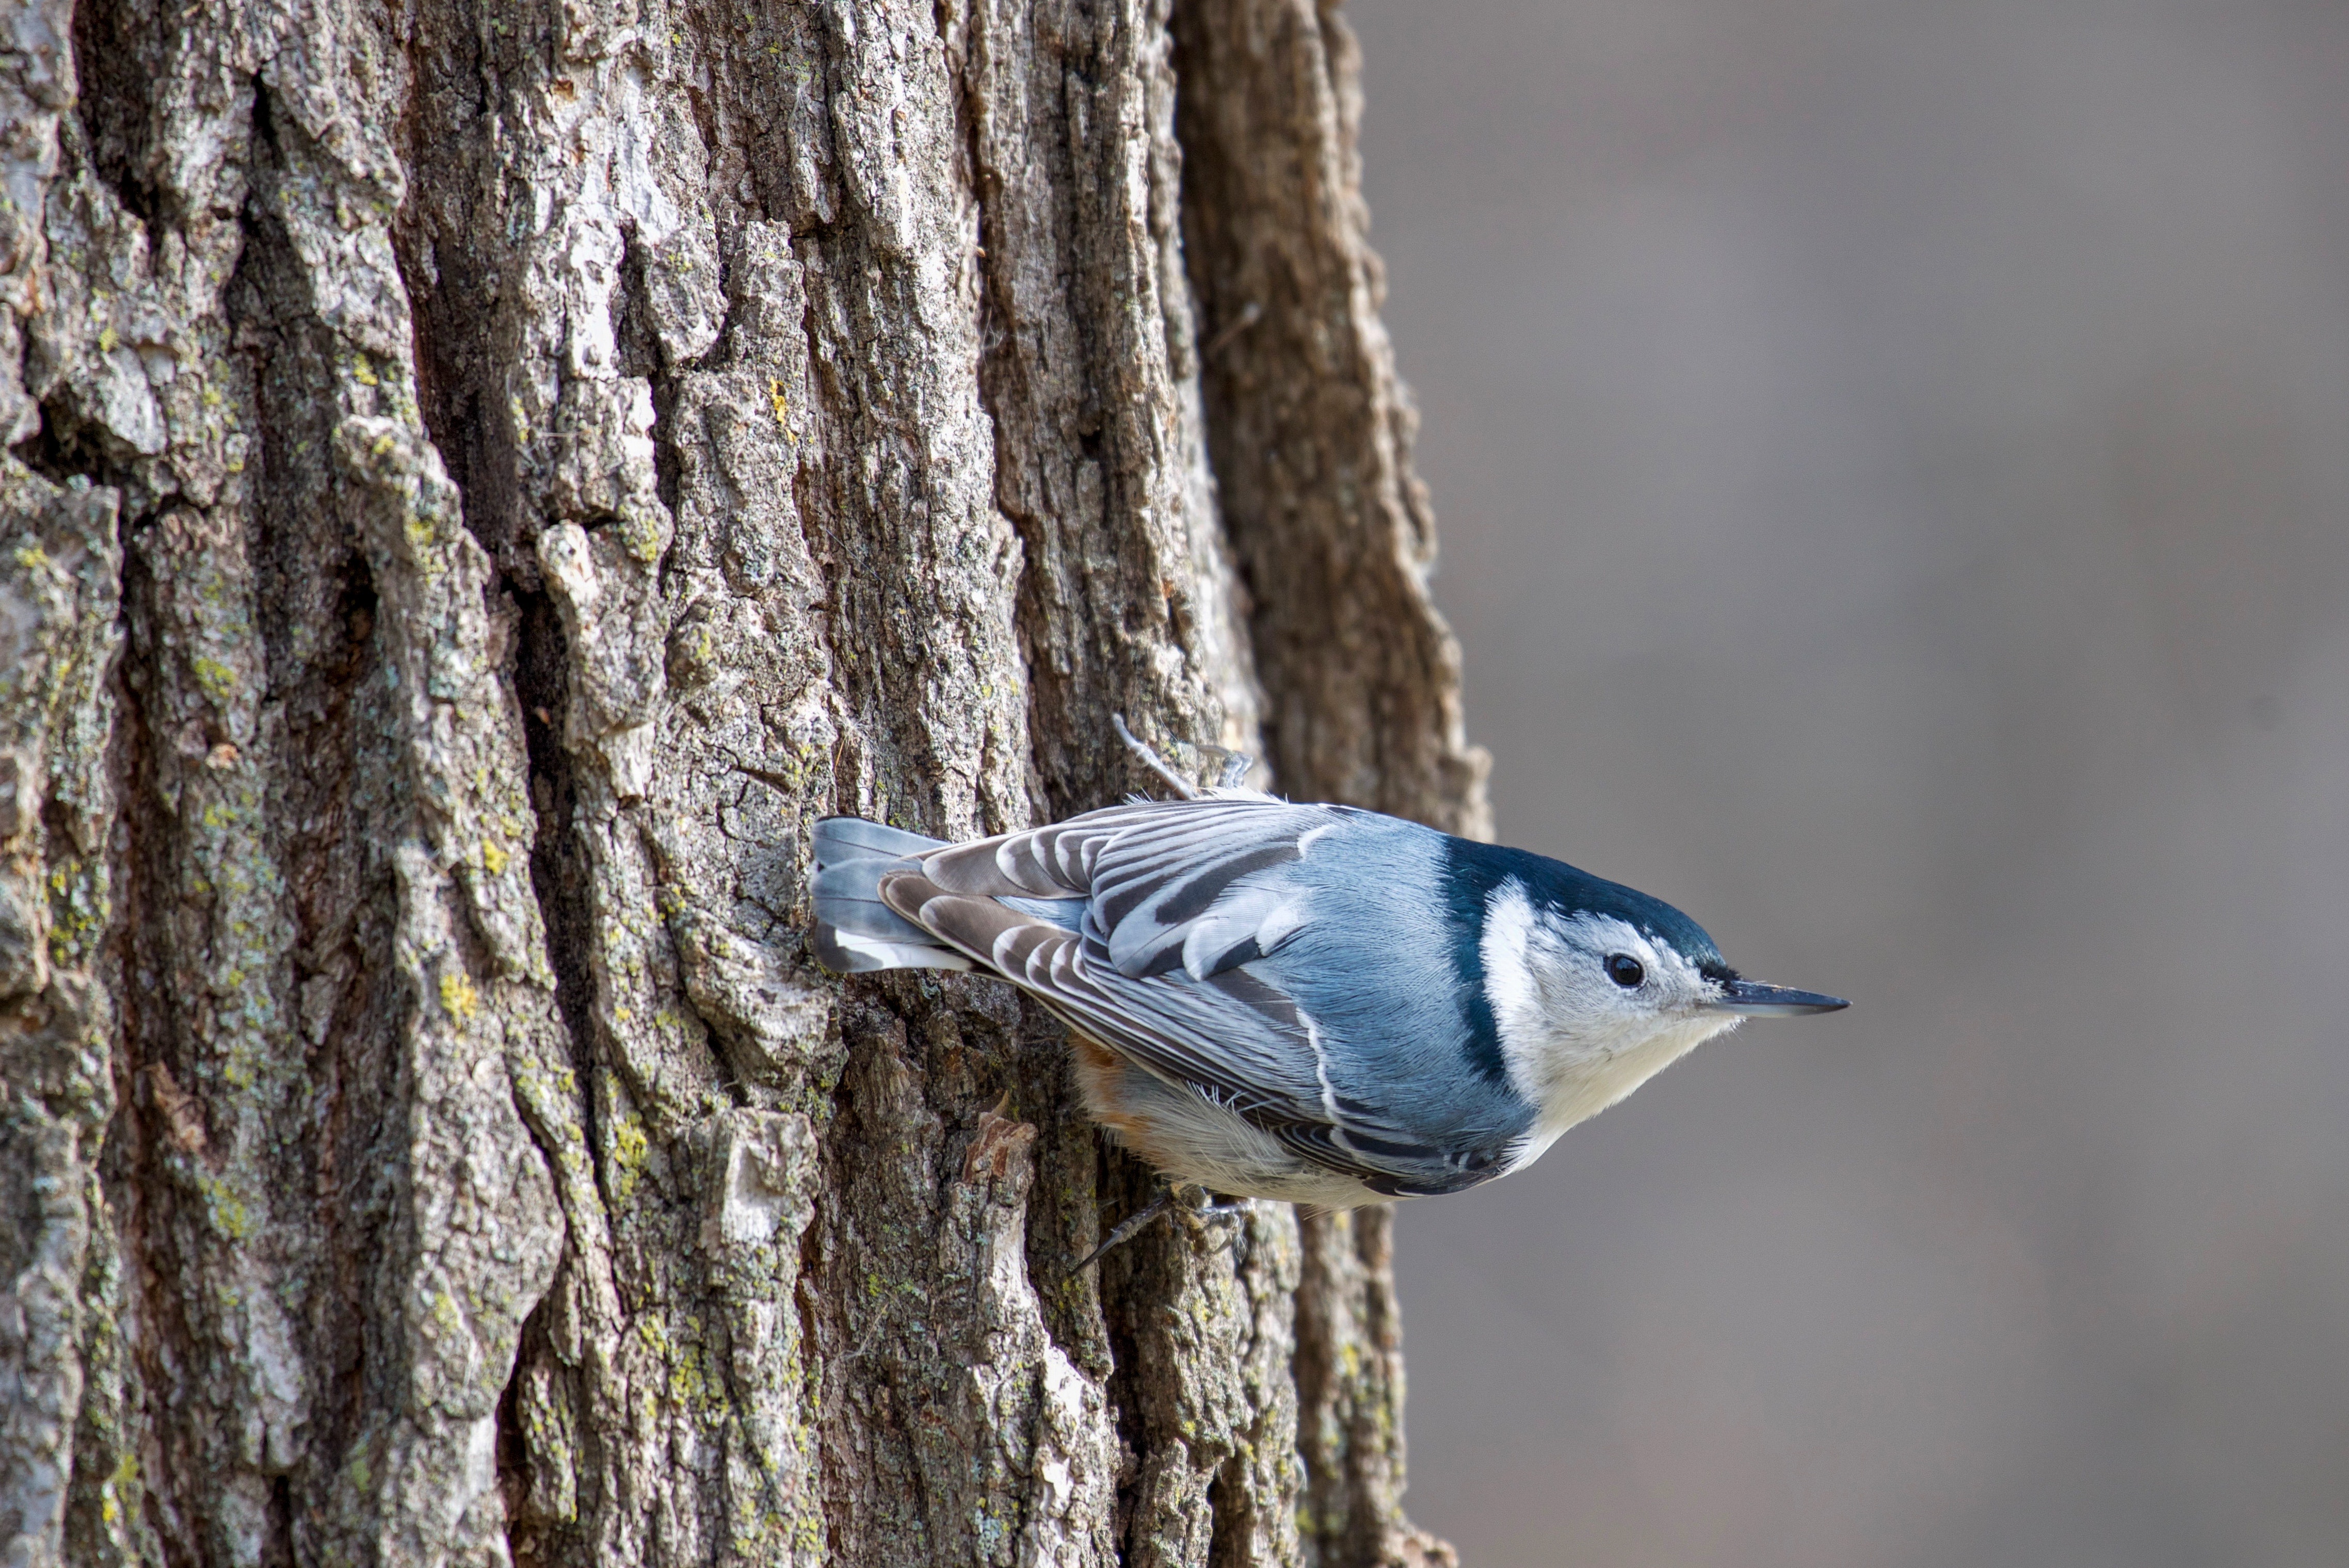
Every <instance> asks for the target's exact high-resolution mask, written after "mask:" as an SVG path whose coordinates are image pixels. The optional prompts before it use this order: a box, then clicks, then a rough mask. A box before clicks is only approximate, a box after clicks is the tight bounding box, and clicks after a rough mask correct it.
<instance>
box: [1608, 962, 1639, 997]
mask: <svg viewBox="0 0 2349 1568" xmlns="http://www.w3.org/2000/svg"><path fill="white" fill-rule="evenodd" d="M1647 977H1648V972H1647V971H1646V970H1644V969H1642V968H1640V961H1639V960H1638V959H1636V958H1634V957H1632V956H1631V955H1630V954H1628V953H1617V954H1609V957H1608V959H1607V978H1609V980H1612V981H1614V982H1615V984H1617V985H1620V986H1621V987H1623V989H1625V990H1626V991H1629V990H1630V988H1631V987H1632V986H1634V985H1638V984H1639V983H1640V981H1642V980H1645V979H1646V978H1647Z"/></svg>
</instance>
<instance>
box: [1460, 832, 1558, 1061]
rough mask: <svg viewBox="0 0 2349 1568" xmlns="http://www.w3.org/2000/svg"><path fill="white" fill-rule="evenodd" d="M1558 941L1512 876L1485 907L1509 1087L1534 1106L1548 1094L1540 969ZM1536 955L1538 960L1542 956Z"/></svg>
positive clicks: (1492, 995) (1488, 989)
mask: <svg viewBox="0 0 2349 1568" xmlns="http://www.w3.org/2000/svg"><path fill="white" fill-rule="evenodd" d="M1556 945H1557V939H1556V937H1555V936H1553V935H1552V934H1551V933H1550V932H1549V930H1548V929H1547V926H1546V925H1545V924H1544V923H1543V921H1542V919H1541V917H1540V915H1538V914H1537V913H1535V911H1534V902H1533V900H1532V899H1531V898H1529V897H1527V896H1526V884H1525V883H1523V882H1519V881H1517V879H1516V878H1515V877H1511V878H1510V879H1509V880H1508V881H1506V882H1503V883H1502V884H1501V885H1500V886H1499V887H1496V888H1495V889H1494V890H1493V892H1492V896H1491V897H1490V898H1489V899H1487V900H1486V901H1485V934H1484V937H1483V940H1482V941H1481V942H1480V943H1479V944H1478V949H1479V952H1480V954H1482V956H1483V958H1484V961H1485V1000H1486V1001H1487V1002H1489V1003H1491V1004H1492V1007H1493V1022H1494V1024H1495V1026H1497V1027H1498V1029H1499V1032H1500V1036H1501V1060H1502V1061H1503V1062H1504V1063H1505V1064H1506V1065H1507V1067H1508V1069H1509V1087H1510V1088H1514V1089H1516V1091H1517V1092H1518V1093H1519V1094H1521V1095H1523V1096H1525V1098H1526V1099H1528V1100H1531V1101H1532V1102H1533V1103H1534V1104H1536V1105H1539V1104H1541V1103H1542V1102H1543V1100H1544V1099H1547V1092H1546V1090H1547V1084H1546V1081H1545V1080H1546V1078H1547V1074H1546V1072H1545V1071H1544V1061H1543V1058H1544V1057H1545V1056H1546V1055H1547V1053H1546V1051H1545V1050H1544V1048H1543V1047H1544V1043H1545V1040H1546V1037H1547V1035H1548V1033H1549V1026H1548V1024H1547V1020H1546V1018H1545V1016H1544V1012H1545V1009H1544V1006H1543V999H1542V985H1541V983H1540V981H1539V979H1538V978H1537V974H1536V965H1537V964H1539V963H1540V962H1541V958H1542V957H1547V956H1549V954H1547V953H1542V951H1541V950H1542V949H1545V948H1549V947H1554V946H1556ZM1537 954H1539V956H1537Z"/></svg>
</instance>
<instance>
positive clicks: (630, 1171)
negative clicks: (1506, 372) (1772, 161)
mask: <svg viewBox="0 0 2349 1568" xmlns="http://www.w3.org/2000/svg"><path fill="white" fill-rule="evenodd" d="M1353 79H1354V72H1353V60H1352V55H1351V46H1350V42H1349V40H1348V36H1347V34H1346V32H1345V29H1344V27H1343V26H1342V24H1341V23H1340V21H1339V20H1338V18H1337V17H1336V15H1334V12H1333V11H1332V10H1331V9H1330V8H1329V7H1327V6H1322V7H1319V8H1317V7H1316V5H1313V4H1311V3H1310V0H1195V3H1194V0H1183V6H1182V9H1181V11H1180V14H1179V15H1175V16H1174V17H1172V18H1170V16H1169V15H1168V14H1167V9H1166V5H1165V0H936V3H935V4H933V3H932V0H921V3H919V4H915V3H913V0H827V3H824V4H781V3H775V4H769V5H759V6H749V7H733V6H726V5H706V4H701V3H699V0H561V3H560V4H554V3H548V4H540V5H521V6H510V5H501V4H497V3H496V0H397V3H395V4H392V5H368V6H361V5H347V4H337V3H336V0H194V3H193V4H188V3H185V0H171V3H170V4H168V5H167V4H164V3H162V0H83V3H82V4H79V5H72V4H67V3H66V0H16V4H14V5H11V6H9V7H7V8H6V9H5V13H0V160H5V169H0V174H5V181H6V189H5V208H0V268H4V269H5V271H0V291H5V293H0V299H5V304H6V306H7V308H6V309H5V311H0V430H5V441H6V445H7V447H8V449H9V452H10V454H11V455H9V456H7V457H6V458H5V471H4V472H0V527H5V531H6V533H7V535H8V537H7V538H6V539H5V541H0V841H5V842H0V849H5V859H0V1088H5V1110H4V1111H0V1205H5V1208H0V1290H5V1298H0V1541H5V1561H6V1562H7V1563H11V1564H16V1563H76V1564H99V1563H121V1562H142V1563H160V1562H170V1563H222V1564H227V1563H240V1564H243V1563H254V1564H260V1563H271V1564H274V1563H304V1564H308V1563H505V1562H508V1561H513V1562H519V1563H572V1562H595V1563H610V1564H627V1563H660V1564H683V1563H731V1562H738V1561H739V1562H757V1563H776V1562H786V1561H788V1562H793V1563H840V1564H857V1565H867V1564H871V1565H880V1564H906V1563H1106V1562H1111V1561H1117V1562H1123V1563H1133V1564H1160V1563H1166V1564H1174V1563H1185V1564H1216V1565H1218V1568H1223V1565H1234V1564H1240V1563H1324V1564H1338V1563H1348V1564H1355V1563H1360V1564H1371V1563H1393V1564H1402V1563H1423V1562H1431V1561H1437V1560H1448V1558H1449V1553H1448V1550H1447V1549H1445V1548H1444V1547H1442V1546H1441V1545H1439V1544H1438V1543H1436V1542H1432V1541H1431V1540H1429V1539H1428V1538H1427V1537H1425V1536H1424V1535H1423V1534H1421V1533H1419V1532H1415V1531H1414V1530H1413V1529H1412V1528H1411V1527H1410V1526H1409V1524H1408V1523H1407V1522H1405V1521H1404V1519H1403V1517H1402V1512H1401V1510H1400V1507H1399V1502H1398V1497H1399V1493H1400V1491H1401V1435H1400V1426H1399V1413H1400V1408H1401V1399H1402V1363H1401V1359H1400V1351H1399V1344H1398V1329H1397V1326H1396V1318H1395V1312H1394V1304H1393V1298H1392V1289H1391V1284H1390V1279H1389V1274H1388V1271H1387V1236H1388V1231H1387V1222H1386V1218H1385V1215H1384V1213H1383V1212H1381V1211H1376V1210H1372V1211H1365V1212H1361V1213H1359V1214H1356V1215H1353V1216H1350V1217H1339V1218H1324V1219H1308V1220H1305V1221H1303V1222H1300V1221H1299V1220H1298V1219H1297V1218H1296V1217H1295V1216H1293V1215H1292V1214H1291V1213H1290V1212H1288V1210H1286V1209H1284V1208H1278V1207H1277V1206H1273V1205H1260V1206H1259V1209H1258V1212H1257V1214H1256V1215H1255V1216H1254V1217H1253V1218H1252V1219H1251V1220H1250V1221H1248V1222H1247V1226H1246V1235H1245V1239H1244V1244H1243V1245H1241V1246H1239V1247H1237V1248H1234V1247H1229V1246H1226V1244H1225V1239H1224V1238H1223V1237H1222V1236H1220V1235H1218V1234H1217V1233H1214V1232H1212V1231H1209V1232H1199V1233H1193V1232H1190V1231H1186V1230H1185V1229H1183V1228H1180V1227H1168V1228H1164V1229H1162V1230H1160V1231H1158V1232H1156V1233H1152V1234H1150V1235H1148V1236H1147V1237H1146V1238H1145V1239H1143V1241H1141V1242H1139V1243H1135V1244H1133V1245H1132V1246H1130V1247H1128V1248H1126V1249H1125V1250H1123V1252H1121V1253H1116V1254H1113V1255H1112V1257H1111V1259H1110V1260H1109V1261H1108V1262H1107V1263H1106V1264H1104V1265H1103V1266H1102V1268H1101V1269H1100V1270H1099V1271H1098V1273H1097V1274H1084V1275H1081V1276H1076V1277H1071V1274H1070V1273H1069V1269H1070V1264H1071V1262H1072V1261H1073V1260H1074V1259H1075V1258H1076V1257H1078V1256H1080V1255H1081V1253H1082V1252H1083V1251H1084V1250H1085V1249H1086V1248H1087V1247H1089V1246H1090V1245H1091V1243H1092V1242H1093V1240H1094V1239H1095V1238H1096V1237H1097V1236H1098V1235H1099V1234H1100V1233H1101V1232H1102V1229H1103V1227H1104V1224H1105V1222H1108V1221H1111V1220H1114V1219H1115V1218H1116V1217H1117V1216H1118V1215H1119V1214H1121V1213H1123V1212H1127V1211H1128V1210H1129V1209H1130V1208H1131V1207H1132V1206H1133V1205H1134V1204H1135V1203H1137V1202H1140V1201H1142V1200H1143V1198H1144V1197H1145V1196H1146V1194H1147V1191H1148V1190H1149V1182H1148V1179H1147V1176H1146V1174H1145V1173H1144V1172H1143V1171H1141V1170H1140V1169H1138V1168H1137V1167H1136V1166H1134V1165H1133V1163H1132V1162H1131V1161H1127V1160H1125V1159H1124V1158H1123V1157H1122V1156H1118V1155H1116V1154H1114V1153H1112V1152H1110V1151H1108V1150H1105V1148H1104V1146H1103V1145H1102V1143H1101V1141H1100V1140H1099V1139H1098V1138H1097V1136H1096V1135H1095V1134H1094V1133H1093V1132H1092V1130H1090V1129H1088V1128H1087V1127H1086V1125H1085V1124H1084V1123H1083V1121H1082V1119H1081V1117H1079V1116H1077V1115H1076V1114H1075V1113H1074V1110H1073V1108H1072V1106H1071V1100H1070V1096H1069V1092H1068V1089H1067V1088H1066V1085H1065V1082H1064V1078H1063V1073H1062V1063H1063V1054H1064V1053H1063V1048H1062V1046H1061V1041H1060V1038H1059V1036H1058V1033H1057V1031H1056V1029H1055V1028H1054V1027H1053V1026H1051V1025H1050V1022H1049V1021H1048V1020H1046V1019H1044V1018H1043V1017H1042V1016H1040V1015H1039V1014H1038V1013H1037V1012H1036V1011H1035V1010H1033V1009H1031V1008H1029V1007H1027V1006H1024V1005H1023V1004H1022V1002H1021V1001H1020V999H1019V996H1018V995H1016V994H1015V993H1013V992H1011V991H1010V990H1009V988H1008V987H1006V986H1003V985H999V984H997V983H993V982H988V981H984V980H977V979H970V978H968V977H947V978H945V979H938V978H936V977H928V976H913V975H898V976H887V977H883V978H882V979H881V980H880V981H879V982H878V983H871V982H860V983H855V984H846V985H843V984H841V983H839V982H836V981H833V980H832V979H830V978H828V977H826V976H825V975H823V974H822V973H821V972H819V971H817V970H815V969H813V968H812V966H811V965H810V964H809V963H808V961H807V958H806V955H805V949H804V945H803V941H802V929H803V925H804V921H805V918H806V901H805V897H804V876H805V872H806V869H807V850H806V826H807V824H808V822H809V821H810V820H812V818H813V817H814V816H816V815H819V814H821V813H823V812H825V811H828V810H856V811H861V812H864V813H866V814H869V815H874V816H877V817H885V818H887V819H888V820H893V821H897V822H900V823H903V824H905V825H906V826H910V827H916V828H919V829H922V830H927V831H933V832H937V833H944V834H970V833H977V832H982V831H992V830H1002V829H1008V828H1011V827H1016V826H1019V825H1020V824H1023V823H1027V822H1030V821H1032V820H1037V819H1039V818H1042V817H1047V816H1050V815H1055V814H1064V813H1068V812H1071V811H1075V810H1082V809H1085V808H1088V807H1092V806H1095V805H1099V804H1102V803H1105V802H1107V801H1110V800H1112V799H1115V798H1117V797H1118V796H1119V795H1121V794H1122V793H1123V792H1126V791H1128V790H1132V789H1137V788H1142V787H1144V786H1145V785H1146V784H1147V782H1148V780H1147V779H1144V778H1143V777H1142V776H1140V775H1139V774H1137V772H1136V771H1135V770H1134V769H1133V768H1132V767H1131V766H1130V764H1129V762H1128V761H1127V759H1126V758H1123V756H1122V755H1121V753H1120V752H1119V750H1118V749H1117V748H1115V747H1114V746H1113V745H1112V744H1110V742H1109V740H1108V733H1109V724H1108V719H1109V715H1110V714H1111V713H1112V712H1113V711H1122V712H1123V713H1125V714H1127V715H1130V716H1133V717H1134V718H1135V719H1136V721H1137V722H1138V723H1139V724H1140V726H1141V727H1143V730H1144V732H1145V733H1147V734H1150V735H1153V736H1154V737H1156V738H1159V739H1161V740H1162V741H1163V742H1164V743H1165V744H1166V745H1167V746H1168V748H1169V749H1170V750H1171V751H1172V752H1173V753H1174V755H1175V756H1177V757H1178V758H1184V759H1185V760H1186V761H1189V762H1198V761H1200V760H1201V759H1202V758H1201V753H1200V752H1199V751H1198V749H1197V748H1198V747H1200V746H1202V745H1204V744H1221V745H1225V746H1230V747H1235V748H1241V749H1246V750H1250V751H1257V752H1260V753H1262V754H1264V755H1266V756H1267V757H1268V758H1269V776H1270V779H1271V780H1272V782H1273V784H1274V786H1275V787H1276V788H1279V789H1284V790H1286V791H1288V792H1290V793H1293V794H1296V795H1298V796H1300V797H1314V798H1327V799H1348V800H1354V801H1360V802H1362V803H1366V804H1371V805H1376V806H1379V807H1381V808H1383V809H1386V810H1395V811H1400V812H1404V813H1407V814H1411V815H1414V816H1418V817H1421V818H1423V819H1426V820H1431V821H1435V822H1438V823H1440V824H1443V825H1444V826H1447V827H1453V828H1458V829H1462V830H1469V831H1476V830H1480V829H1481V825H1482V816H1481V810H1482V808H1481V774H1480V770H1479V764H1478V758H1476V757H1475V754H1474V753H1473V752H1471V751H1470V750H1469V749H1468V748H1465V747H1464V744H1463V742H1462V739H1461V729H1460V720H1459V714H1458V705H1457V698H1456V668H1455V665H1456V656H1455V654H1454V648H1453V645H1452V643H1451V641H1450V639H1449V637H1448V635H1447V634H1445V632H1444V628H1443V625H1442V624H1441V622H1440V621H1439V620H1438V619H1437V618H1436V616H1435V614H1434V613H1433V609H1432V608H1431V606H1430V605H1429V603H1428V600H1427V597H1426V593H1425V591H1424V585H1423V577H1424V574H1425V571H1426V568H1427V565H1428V562H1429V559H1430V555H1431V552H1432V532H1431V526H1430V523H1429V519H1428V513H1427V510H1426V507H1425V504H1424V502H1423V499H1422V497H1421V495H1420V493H1419V491H1418V490H1417V488H1416V486H1415V484H1414V482H1413V480H1412V478H1411V474H1410V470H1409V465H1408V448H1409V441H1410V415H1409V412H1408V408H1407V406H1406V404H1405V403H1404V401H1403V399H1402V393H1401V391H1400V389H1399V387H1398V386H1397V384H1396V382H1395V379H1394V377H1393V373H1392V366H1391V363H1390V358H1389V356H1388V354H1387V351H1386V347H1385V340H1384V337H1383V335H1382V333H1381V329H1380V326H1379V324H1378V319H1377V315H1376V311H1377V295H1378V289H1379V283H1378V274H1377V268H1376V263H1375V261H1374V259H1373V258H1372V257H1371V255H1370V253H1368V251H1367V250H1366V249H1365V247H1364V243H1363V215H1362V211H1361V203H1360V200H1359V196H1358V193H1357V186H1356V179H1355V169H1354V161H1353V160H1354V151H1353V125H1354V116H1355V112H1356V104H1355V97H1354V88H1353ZM1178 101H1179V107H1180V112H1179V113H1178ZM1186 259H1187V263H1188V270H1187V273H1186V268H1185V263H1186ZM1211 459H1212V462H1211ZM1219 496H1220V504H1219V500H1218V497H1219Z"/></svg>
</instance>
